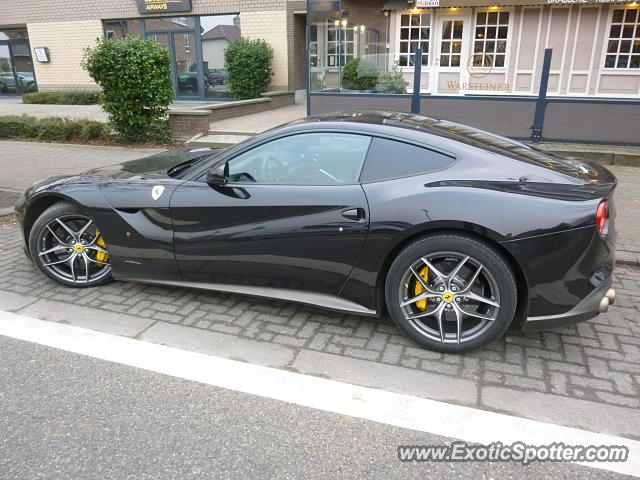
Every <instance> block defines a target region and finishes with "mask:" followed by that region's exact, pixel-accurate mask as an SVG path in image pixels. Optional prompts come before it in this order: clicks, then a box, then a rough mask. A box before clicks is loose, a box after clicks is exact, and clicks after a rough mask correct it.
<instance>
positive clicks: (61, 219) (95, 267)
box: [29, 202, 111, 288]
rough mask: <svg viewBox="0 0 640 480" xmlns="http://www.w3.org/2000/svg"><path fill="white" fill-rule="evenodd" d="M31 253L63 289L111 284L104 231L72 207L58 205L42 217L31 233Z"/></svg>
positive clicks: (49, 209)
mask: <svg viewBox="0 0 640 480" xmlns="http://www.w3.org/2000/svg"><path fill="white" fill-rule="evenodd" d="M29 252H30V253H31V258H32V259H33V261H34V262H35V264H36V265H37V266H38V268H40V270H42V271H43V272H44V273H45V274H46V275H47V276H48V277H50V278H52V279H53V280H56V281H57V282H59V283H61V284H63V285H66V286H69V287H77V288H83V287H93V286H96V285H102V284H104V283H107V282H109V281H110V280H111V264H110V263H109V252H108V250H107V247H106V245H105V243H104V240H103V238H102V235H101V233H100V229H99V228H98V226H97V225H96V224H95V222H94V221H93V219H91V218H89V217H88V216H87V215H86V214H85V213H84V212H83V211H82V210H81V209H80V208H79V207H77V206H76V205H73V204H71V203H68V202H60V203H56V204H54V205H52V206H51V207H49V208H48V209H47V210H45V211H44V213H42V215H40V217H38V219H37V220H36V221H35V223H34V224H33V227H32V228H31V232H30V233H29Z"/></svg>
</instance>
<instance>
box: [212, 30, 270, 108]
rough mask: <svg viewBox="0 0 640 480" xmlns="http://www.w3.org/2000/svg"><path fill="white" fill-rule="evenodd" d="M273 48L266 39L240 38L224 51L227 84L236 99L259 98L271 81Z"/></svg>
mask: <svg viewBox="0 0 640 480" xmlns="http://www.w3.org/2000/svg"><path fill="white" fill-rule="evenodd" d="M272 60H273V48H271V46H270V45H269V44H268V43H267V42H265V41H264V40H259V39H256V40H249V39H248V38H239V39H238V40H236V41H235V42H233V43H231V44H229V45H228V46H227V49H226V50H225V51H224V69H225V70H226V72H227V84H228V85H229V90H230V91H231V93H232V95H233V97H234V98H235V99H236V100H248V99H251V98H259V97H260V94H261V93H262V92H264V91H265V90H266V89H267V85H269V82H271V77H272V76H273V69H272V67H271V62H272Z"/></svg>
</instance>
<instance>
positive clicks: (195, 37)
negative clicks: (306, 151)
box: [0, 0, 306, 99]
mask: <svg viewBox="0 0 640 480" xmlns="http://www.w3.org/2000/svg"><path fill="white" fill-rule="evenodd" d="M167 6H168V7H167ZM167 8H169V9H174V10H173V11H171V13H158V12H163V10H164V9H167ZM305 12H306V2H305V1H304V0H302V1H300V0H298V1H290V0H191V1H189V0H182V1H179V2H169V3H167V2H164V1H162V0H110V1H100V2H95V1H89V0H65V1H64V2H49V1H46V0H24V1H22V2H3V5H2V8H1V11H0V95H7V94H19V93H24V92H26V91H33V90H35V89H36V88H37V89H38V90H39V91H56V90H58V91H60V90H93V89H96V85H95V84H94V83H93V82H92V80H91V78H90V77H89V75H88V74H87V73H86V72H85V71H83V70H82V68H81V67H80V61H81V59H82V56H83V51H84V49H85V48H87V47H90V46H92V45H93V44H95V40H96V38H97V37H101V36H103V35H106V36H108V37H118V36H122V35H126V34H142V35H144V36H145V37H146V38H149V39H151V40H153V41H156V42H158V43H162V44H164V45H165V46H166V47H167V48H168V49H169V51H170V52H171V53H172V55H173V59H174V61H173V65H172V68H173V76H174V78H173V81H174V87H175V89H176V93H177V95H178V97H182V98H185V99H188V98H193V99H204V98H218V97H224V96H225V95H226V88H225V86H224V85H220V78H221V75H220V74H219V72H218V71H219V70H220V65H215V68H213V67H214V66H213V65H212V67H211V68H210V67H209V65H208V63H209V62H208V61H207V59H206V55H205V56H203V47H202V39H201V37H202V36H204V35H206V34H207V33H209V32H211V31H212V30H214V29H216V28H217V31H219V30H221V29H222V30H224V26H234V27H235V28H236V29H240V34H241V35H242V36H243V37H248V38H261V39H264V40H266V41H267V42H268V43H269V44H270V45H271V46H272V47H273V49H274V61H273V68H274V77H273V80H272V83H271V87H270V88H271V89H273V90H282V89H295V88H304V85H305V77H306V69H305V57H304V51H305V18H306V15H305ZM221 26H222V28H221ZM227 30H228V29H227ZM210 36H211V35H210ZM219 44H220V45H221V47H220V48H224V45H225V43H224V42H219ZM36 48H38V49H40V48H46V51H47V52H48V61H40V60H39V59H38V58H37V55H36V52H35V49H36ZM300 52H302V54H300ZM220 55H221V52H210V53H209V54H208V56H209V57H210V58H216V59H219V58H220ZM209 61H211V60H209ZM215 63H219V62H217V61H216V62H215ZM216 74H217V75H216Z"/></svg>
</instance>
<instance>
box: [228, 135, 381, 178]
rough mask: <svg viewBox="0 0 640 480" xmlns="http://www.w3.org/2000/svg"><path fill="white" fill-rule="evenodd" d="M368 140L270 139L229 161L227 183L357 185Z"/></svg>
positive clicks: (342, 137)
mask: <svg viewBox="0 0 640 480" xmlns="http://www.w3.org/2000/svg"><path fill="white" fill-rule="evenodd" d="M370 142H371V137H368V136H366V135H355V134H347V133H301V134H298V135H291V136H289V137H285V138H280V139H278V140H273V141H272V142H268V143H265V144H262V145H259V146H257V147H255V148H253V149H251V150H249V151H247V152H244V153H241V154H240V155H238V156H237V157H235V158H233V159H232V160H230V161H229V181H230V182H231V183H252V182H255V183H261V184H281V185H342V184H350V183H358V177H359V176H360V171H361V170H362V164H363V163H364V157H365V156H366V154H367V151H368V150H369V143H370Z"/></svg>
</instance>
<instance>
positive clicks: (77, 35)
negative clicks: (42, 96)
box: [27, 20, 103, 92]
mask: <svg viewBox="0 0 640 480" xmlns="http://www.w3.org/2000/svg"><path fill="white" fill-rule="evenodd" d="M27 29H28V31H29V42H30V43H31V47H49V54H50V55H51V62H50V63H40V62H37V61H34V62H33V63H34V68H35V72H36V79H37V80H38V89H39V90H40V91H41V92H46V91H55V90H97V89H98V86H97V85H96V84H95V83H94V82H93V80H92V79H91V77H90V76H89V74H88V73H87V72H86V71H85V70H83V69H82V67H81V66H80V62H81V60H82V56H83V54H84V49H85V48H86V47H89V46H92V45H94V44H95V41H96V38H97V37H101V36H102V35H103V32H102V22H100V20H82V21H74V22H48V23H29V24H27ZM34 60H35V59H34Z"/></svg>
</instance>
